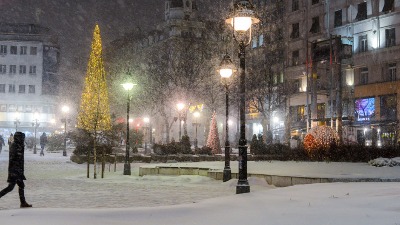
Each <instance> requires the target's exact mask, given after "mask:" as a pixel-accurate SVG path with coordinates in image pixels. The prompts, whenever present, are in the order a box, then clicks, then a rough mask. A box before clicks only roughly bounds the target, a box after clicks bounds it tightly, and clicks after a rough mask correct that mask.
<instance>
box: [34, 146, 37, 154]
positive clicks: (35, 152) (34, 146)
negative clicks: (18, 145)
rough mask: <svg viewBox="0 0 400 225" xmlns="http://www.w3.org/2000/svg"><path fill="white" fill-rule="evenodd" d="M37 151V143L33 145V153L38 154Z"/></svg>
mask: <svg viewBox="0 0 400 225" xmlns="http://www.w3.org/2000/svg"><path fill="white" fill-rule="evenodd" d="M36 153H37V151H36V145H34V146H33V154H36Z"/></svg>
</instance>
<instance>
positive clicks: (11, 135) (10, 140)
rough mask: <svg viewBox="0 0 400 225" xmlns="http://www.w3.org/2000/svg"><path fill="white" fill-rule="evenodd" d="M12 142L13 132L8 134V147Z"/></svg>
mask: <svg viewBox="0 0 400 225" xmlns="http://www.w3.org/2000/svg"><path fill="white" fill-rule="evenodd" d="M13 142H14V136H13V134H12V133H11V134H10V137H9V138H8V147H9V148H10V147H11V144H12V143H13Z"/></svg>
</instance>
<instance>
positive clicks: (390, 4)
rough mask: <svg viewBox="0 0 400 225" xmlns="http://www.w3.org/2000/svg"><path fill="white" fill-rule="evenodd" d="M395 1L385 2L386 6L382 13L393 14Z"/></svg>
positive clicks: (386, 0) (387, 0) (388, 0)
mask: <svg viewBox="0 0 400 225" xmlns="http://www.w3.org/2000/svg"><path fill="white" fill-rule="evenodd" d="M393 6H394V0H385V5H383V9H382V12H383V13H389V12H393Z"/></svg>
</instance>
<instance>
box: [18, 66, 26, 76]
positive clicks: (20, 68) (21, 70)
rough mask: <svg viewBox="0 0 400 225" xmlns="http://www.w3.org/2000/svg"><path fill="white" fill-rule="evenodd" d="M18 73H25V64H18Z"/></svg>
mask: <svg viewBox="0 0 400 225" xmlns="http://www.w3.org/2000/svg"><path fill="white" fill-rule="evenodd" d="M19 74H26V66H25V65H20V66H19Z"/></svg>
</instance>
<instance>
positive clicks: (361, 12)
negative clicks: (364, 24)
mask: <svg viewBox="0 0 400 225" xmlns="http://www.w3.org/2000/svg"><path fill="white" fill-rule="evenodd" d="M365 19H367V3H366V2H362V3H360V4H358V12H357V16H356V20H357V21H361V20H365Z"/></svg>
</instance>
